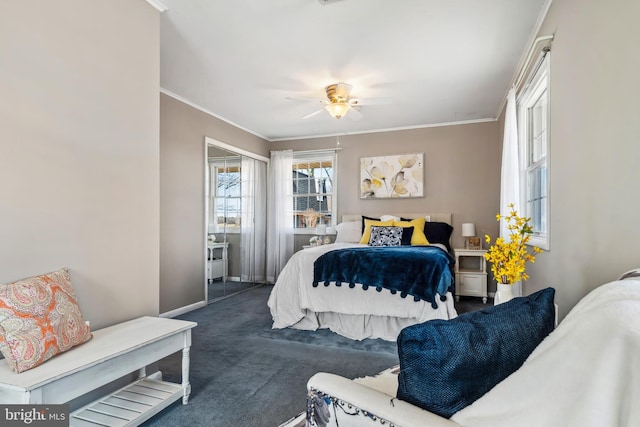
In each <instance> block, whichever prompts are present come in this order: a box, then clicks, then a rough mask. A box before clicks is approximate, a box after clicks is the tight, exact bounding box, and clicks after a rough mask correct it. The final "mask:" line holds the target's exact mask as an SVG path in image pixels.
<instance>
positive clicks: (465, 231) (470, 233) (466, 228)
mask: <svg viewBox="0 0 640 427" xmlns="http://www.w3.org/2000/svg"><path fill="white" fill-rule="evenodd" d="M475 235H476V226H475V225H474V224H472V223H470V222H467V223H464V224H462V237H474V236H475Z"/></svg>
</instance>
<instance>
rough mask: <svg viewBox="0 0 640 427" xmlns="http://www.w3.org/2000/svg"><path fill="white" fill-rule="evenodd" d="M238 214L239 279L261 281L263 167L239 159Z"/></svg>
mask: <svg viewBox="0 0 640 427" xmlns="http://www.w3.org/2000/svg"><path fill="white" fill-rule="evenodd" d="M240 179H241V183H242V184H241V191H242V193H241V194H242V198H241V201H242V202H241V203H242V213H241V222H240V224H241V225H242V226H241V228H240V230H241V231H240V253H241V255H240V262H241V270H240V279H241V280H242V281H243V282H264V281H265V266H266V259H265V257H266V248H265V245H266V232H267V228H266V215H264V213H265V212H266V209H267V194H266V193H267V192H266V182H267V164H266V163H265V162H262V161H259V160H255V159H252V158H250V157H247V156H242V164H241V167H240Z"/></svg>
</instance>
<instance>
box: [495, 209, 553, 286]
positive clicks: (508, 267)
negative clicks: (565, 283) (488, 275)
mask: <svg viewBox="0 0 640 427" xmlns="http://www.w3.org/2000/svg"><path fill="white" fill-rule="evenodd" d="M509 208H510V209H511V213H510V214H509V215H506V216H504V217H503V216H501V215H500V214H497V215H496V219H497V220H498V221H500V219H503V218H504V220H505V221H507V224H508V225H507V228H508V229H509V237H510V241H509V242H507V241H505V239H503V238H502V237H498V238H496V241H495V243H494V244H493V246H491V247H490V248H489V251H488V252H487V253H485V254H484V257H485V259H486V260H487V261H489V262H490V263H491V271H492V272H493V276H494V277H495V278H496V280H497V281H498V283H502V284H505V285H513V284H514V283H515V282H518V281H519V280H527V279H528V278H529V276H527V273H525V272H524V271H525V263H526V262H527V261H529V262H535V254H537V253H540V252H541V250H540V248H538V247H537V246H533V247H532V248H531V251H529V250H528V249H527V247H526V244H527V242H528V241H529V239H530V238H531V233H533V228H532V227H531V226H530V225H529V221H530V220H531V218H524V217H521V216H518V212H516V210H515V209H514V208H513V203H511V204H509ZM485 239H486V240H487V243H489V244H491V237H489V235H488V234H486V235H485Z"/></svg>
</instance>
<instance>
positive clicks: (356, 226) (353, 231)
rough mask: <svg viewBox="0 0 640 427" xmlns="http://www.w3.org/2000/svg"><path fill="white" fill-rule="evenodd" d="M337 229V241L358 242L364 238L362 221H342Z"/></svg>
mask: <svg viewBox="0 0 640 427" xmlns="http://www.w3.org/2000/svg"><path fill="white" fill-rule="evenodd" d="M336 231H337V232H338V235H337V236H336V243H358V242H360V239H361V238H362V221H348V222H341V223H340V224H338V225H336Z"/></svg>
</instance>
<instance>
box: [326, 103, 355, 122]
mask: <svg viewBox="0 0 640 427" xmlns="http://www.w3.org/2000/svg"><path fill="white" fill-rule="evenodd" d="M349 107H350V105H349V104H347V103H346V102H331V103H330V104H327V105H326V106H325V107H324V109H325V110H327V111H328V112H329V114H331V115H332V116H333V117H335V118H336V119H340V118H342V117H343V116H344V115H345V114H347V111H349Z"/></svg>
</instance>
